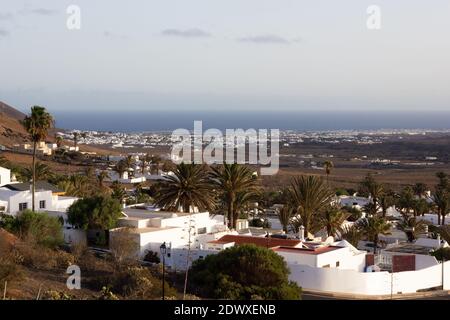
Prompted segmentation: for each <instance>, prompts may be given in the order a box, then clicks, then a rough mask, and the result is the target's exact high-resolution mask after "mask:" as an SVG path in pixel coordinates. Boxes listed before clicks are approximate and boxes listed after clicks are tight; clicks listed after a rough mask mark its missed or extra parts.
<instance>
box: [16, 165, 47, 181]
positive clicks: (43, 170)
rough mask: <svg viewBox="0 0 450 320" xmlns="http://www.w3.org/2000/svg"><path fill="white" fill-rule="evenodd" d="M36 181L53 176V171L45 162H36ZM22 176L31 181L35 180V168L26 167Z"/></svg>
mask: <svg viewBox="0 0 450 320" xmlns="http://www.w3.org/2000/svg"><path fill="white" fill-rule="evenodd" d="M34 176H35V178H36V181H39V180H46V179H48V178H50V177H51V176H52V172H51V170H50V168H49V166H47V165H46V164H45V163H42V162H36V168H35V174H34ZM22 177H23V178H24V179H25V180H26V181H27V182H30V181H32V180H33V168H25V169H24V170H23V172H22Z"/></svg>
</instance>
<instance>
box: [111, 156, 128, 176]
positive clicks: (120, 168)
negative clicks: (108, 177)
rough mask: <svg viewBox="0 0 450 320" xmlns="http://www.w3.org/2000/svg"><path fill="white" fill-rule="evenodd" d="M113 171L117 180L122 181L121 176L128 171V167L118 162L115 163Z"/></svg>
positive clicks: (122, 162) (121, 161) (123, 162)
mask: <svg viewBox="0 0 450 320" xmlns="http://www.w3.org/2000/svg"><path fill="white" fill-rule="evenodd" d="M113 170H114V171H115V172H117V174H118V175H119V179H122V177H123V174H124V173H125V172H126V171H127V170H128V167H127V165H126V163H125V161H123V160H120V161H118V162H117V163H116V165H115V166H114V168H113Z"/></svg>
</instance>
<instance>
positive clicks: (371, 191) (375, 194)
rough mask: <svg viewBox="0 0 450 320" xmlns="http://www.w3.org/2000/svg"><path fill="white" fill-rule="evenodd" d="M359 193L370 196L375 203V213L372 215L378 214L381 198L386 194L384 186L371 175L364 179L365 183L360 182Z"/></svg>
mask: <svg viewBox="0 0 450 320" xmlns="http://www.w3.org/2000/svg"><path fill="white" fill-rule="evenodd" d="M359 193H362V194H366V195H370V196H371V198H372V203H373V207H372V209H373V212H370V213H371V214H376V213H377V212H378V207H379V202H378V201H379V198H380V197H382V195H383V193H384V187H383V185H382V184H380V183H378V182H377V181H375V179H374V178H373V176H372V175H371V174H370V173H369V174H367V176H366V177H365V178H364V180H363V181H361V182H360V188H359Z"/></svg>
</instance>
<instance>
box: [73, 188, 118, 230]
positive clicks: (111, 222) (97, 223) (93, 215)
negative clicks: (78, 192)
mask: <svg viewBox="0 0 450 320" xmlns="http://www.w3.org/2000/svg"><path fill="white" fill-rule="evenodd" d="M121 212H122V207H121V205H120V202H119V201H118V200H116V199H112V198H111V197H109V196H97V197H92V198H85V199H80V200H77V201H76V202H74V203H73V204H72V205H71V206H70V207H69V209H68V221H69V223H70V224H72V225H73V226H75V227H78V228H81V229H83V230H88V229H91V230H92V229H94V230H95V229H97V230H107V229H112V228H114V227H115V226H116V223H117V220H118V219H119V218H120V216H121Z"/></svg>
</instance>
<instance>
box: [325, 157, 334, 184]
mask: <svg viewBox="0 0 450 320" xmlns="http://www.w3.org/2000/svg"><path fill="white" fill-rule="evenodd" d="M323 167H324V168H325V173H326V174H327V183H328V180H329V176H330V174H331V170H333V168H334V163H333V161H331V160H327V161H325V162H324V163H323Z"/></svg>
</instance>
